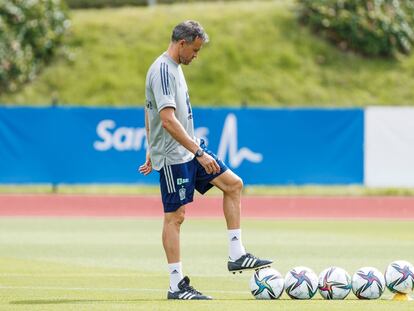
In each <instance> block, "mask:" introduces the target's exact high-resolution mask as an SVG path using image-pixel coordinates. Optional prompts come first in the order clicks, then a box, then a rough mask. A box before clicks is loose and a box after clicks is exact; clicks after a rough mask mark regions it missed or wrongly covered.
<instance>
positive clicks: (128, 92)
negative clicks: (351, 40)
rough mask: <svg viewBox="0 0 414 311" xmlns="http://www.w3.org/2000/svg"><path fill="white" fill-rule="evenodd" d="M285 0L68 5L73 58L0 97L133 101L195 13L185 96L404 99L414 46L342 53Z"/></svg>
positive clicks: (307, 102)
mask: <svg viewBox="0 0 414 311" xmlns="http://www.w3.org/2000/svg"><path fill="white" fill-rule="evenodd" d="M291 3H292V1H287V0H284V1H271V2H254V1H249V2H233V3H208V4H203V3H201V4H200V3H198V4H177V5H171V6H164V5H159V6H157V7H155V8H147V7H144V8H121V9H105V10H83V11H82V10H79V11H73V12H72V18H73V29H72V35H71V37H70V38H69V45H70V46H71V49H72V53H73V55H74V59H73V60H72V61H69V60H63V59H60V60H57V61H55V62H54V63H53V64H52V65H51V66H50V67H48V68H47V69H45V70H44V71H43V72H42V73H41V75H40V77H39V78H38V79H37V80H36V81H35V82H33V83H32V84H30V85H27V86H26V87H24V88H23V90H22V91H21V92H19V93H18V94H12V95H4V94H3V95H0V102H3V103H20V104H36V105H38V104H45V103H46V104H47V103H50V101H51V98H52V97H57V98H59V100H60V102H63V103H65V104H68V103H71V104H80V105H117V106H119V105H132V104H138V105H140V104H141V103H142V102H143V100H144V80H145V74H146V70H147V68H148V66H149V65H150V64H151V62H152V61H153V59H154V58H155V57H157V56H158V55H159V54H160V53H161V52H163V51H164V50H165V49H166V47H167V44H168V41H169V36H170V31H171V29H172V27H173V26H174V25H175V24H177V23H178V22H180V21H182V20H185V19H190V18H191V19H196V20H199V21H200V22H201V23H202V24H203V25H204V26H205V28H206V30H207V31H208V33H209V34H210V37H211V42H210V43H209V45H208V46H207V47H206V48H205V49H204V50H203V51H202V52H201V54H200V57H199V59H198V60H197V61H195V62H194V64H192V65H191V66H190V67H186V68H185V73H186V76H187V80H188V82H189V86H190V90H191V97H192V103H193V105H211V104H213V105H239V104H240V103H241V102H244V101H245V102H248V103H249V104H252V105H278V106H355V105H357V106H365V105H373V104H381V105H383V104H413V98H414V55H413V56H411V57H408V58H403V59H401V60H399V61H389V60H372V59H364V58H362V57H359V56H356V55H353V54H343V53H341V52H339V51H338V50H337V49H335V48H334V47H332V46H331V45H330V44H328V43H326V42H324V41H323V40H322V39H319V38H317V37H316V36H314V35H313V34H311V33H310V32H309V31H308V30H307V29H306V28H305V27H301V26H299V25H298V24H297V22H296V20H295V13H294V11H293V5H292V4H291Z"/></svg>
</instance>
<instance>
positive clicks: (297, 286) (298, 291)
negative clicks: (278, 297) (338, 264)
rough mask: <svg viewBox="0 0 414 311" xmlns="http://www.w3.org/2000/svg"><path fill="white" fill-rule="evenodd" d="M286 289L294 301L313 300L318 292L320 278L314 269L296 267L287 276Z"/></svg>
mask: <svg viewBox="0 0 414 311" xmlns="http://www.w3.org/2000/svg"><path fill="white" fill-rule="evenodd" d="M285 289H286V293H287V294H288V295H289V297H290V298H292V299H311V298H312V297H313V296H315V294H316V292H317V290H318V277H317V275H316V274H315V272H313V271H312V269H309V268H307V267H295V268H293V269H292V270H290V271H289V272H288V273H287V274H286V277H285Z"/></svg>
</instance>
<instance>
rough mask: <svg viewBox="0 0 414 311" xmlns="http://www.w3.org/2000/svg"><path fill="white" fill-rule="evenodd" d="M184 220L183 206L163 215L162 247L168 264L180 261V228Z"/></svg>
mask: <svg viewBox="0 0 414 311" xmlns="http://www.w3.org/2000/svg"><path fill="white" fill-rule="evenodd" d="M184 218H185V205H184V206H181V207H180V208H179V209H178V210H176V211H175V212H171V213H164V227H163V229H162V245H163V246H164V250H165V255H166V256H167V261H168V263H169V264H170V263H174V262H179V261H180V228H181V224H182V223H183V222H184Z"/></svg>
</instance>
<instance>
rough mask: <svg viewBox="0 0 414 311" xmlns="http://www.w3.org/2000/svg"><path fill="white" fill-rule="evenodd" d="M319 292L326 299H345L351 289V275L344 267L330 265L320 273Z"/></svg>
mask: <svg viewBox="0 0 414 311" xmlns="http://www.w3.org/2000/svg"><path fill="white" fill-rule="evenodd" d="M318 288H319V293H320V294H321V296H322V297H323V298H324V299H345V297H346V296H348V294H349V292H350V291H351V288H352V285H351V277H350V276H349V274H348V272H346V271H345V270H344V269H342V268H338V267H330V268H327V269H325V270H323V271H322V272H321V273H320V274H319V284H318Z"/></svg>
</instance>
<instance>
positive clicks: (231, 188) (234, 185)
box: [227, 175, 243, 194]
mask: <svg viewBox="0 0 414 311" xmlns="http://www.w3.org/2000/svg"><path fill="white" fill-rule="evenodd" d="M242 190H243V180H242V179H241V178H240V177H239V176H237V175H235V176H234V178H232V180H231V182H230V183H229V184H228V187H227V192H228V193H237V194H238V193H240V192H241V191H242Z"/></svg>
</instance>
